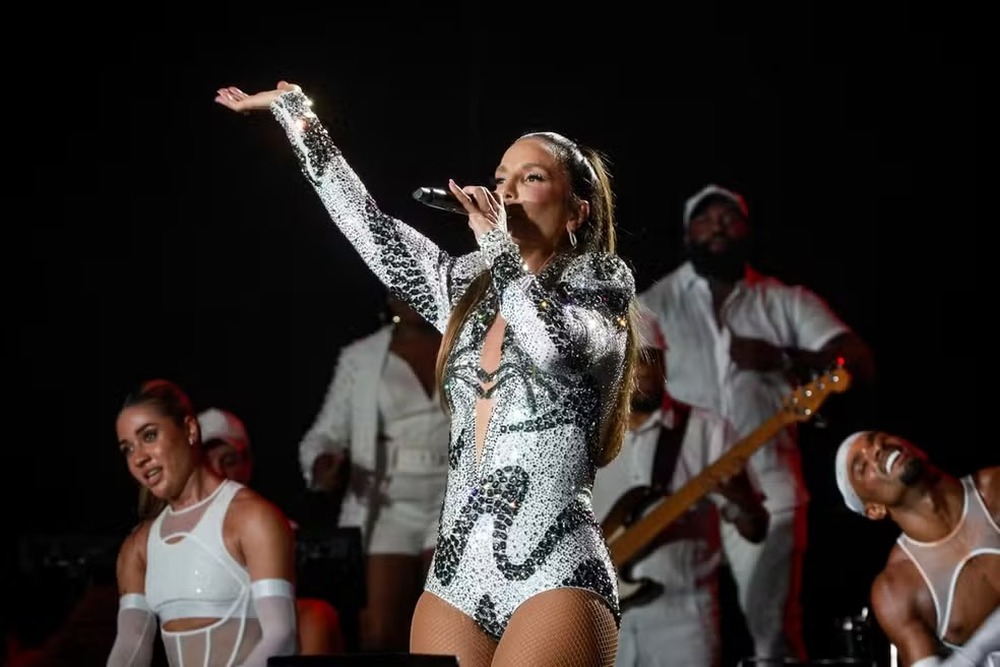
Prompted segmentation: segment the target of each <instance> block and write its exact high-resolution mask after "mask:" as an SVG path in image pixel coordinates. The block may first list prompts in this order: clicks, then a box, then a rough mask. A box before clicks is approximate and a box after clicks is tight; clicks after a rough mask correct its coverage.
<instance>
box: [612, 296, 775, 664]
mask: <svg viewBox="0 0 1000 667" xmlns="http://www.w3.org/2000/svg"><path fill="white" fill-rule="evenodd" d="M638 321H639V325H640V326H639V327H638V330H639V333H640V335H641V337H642V340H643V348H642V352H641V354H640V355H639V361H638V363H637V365H636V370H635V382H636V387H635V391H634V392H633V396H632V412H631V416H630V424H629V431H628V433H627V434H626V435H625V439H624V442H623V443H622V447H621V452H620V453H619V455H618V456H617V457H616V458H615V459H614V460H613V461H612V462H611V463H610V464H608V465H607V466H606V467H604V468H601V469H600V470H598V472H597V476H596V479H595V481H594V487H593V506H594V514H595V516H596V517H597V518H598V519H599V520H601V521H604V520H605V519H606V518H607V516H608V514H609V511H610V510H612V509H613V506H617V503H616V501H618V499H619V498H620V497H621V496H622V495H623V494H625V493H626V492H628V491H629V490H630V489H634V488H635V487H639V486H646V487H651V488H652V489H658V490H659V492H660V493H661V494H662V495H666V494H668V493H669V492H670V491H671V490H673V489H677V488H680V486H681V485H683V484H684V483H685V482H687V481H688V480H689V479H691V478H693V477H694V476H696V475H697V474H698V473H700V472H701V471H702V470H703V469H704V468H706V467H707V466H708V465H710V464H711V463H712V462H713V461H715V460H717V459H718V458H719V457H720V456H722V454H723V453H724V452H725V451H726V449H727V448H728V447H729V446H730V445H731V444H733V443H734V442H735V441H736V439H737V436H736V434H735V431H734V430H733V428H732V427H731V426H730V425H729V424H728V422H726V421H725V420H724V419H723V418H722V417H719V416H717V415H715V414H712V413H710V412H707V411H705V410H702V409H700V408H693V407H690V406H688V405H686V404H682V403H680V402H678V401H675V400H673V399H672V398H671V397H670V396H669V395H668V394H667V392H666V389H665V386H666V385H665V379H666V377H665V364H664V356H663V355H664V350H665V347H666V345H665V343H664V339H663V337H662V336H661V335H660V334H659V331H658V330H657V329H656V324H655V322H654V321H653V319H652V318H651V317H648V316H647V317H640V318H639V320H638ZM719 491H720V494H719V495H721V497H717V494H710V495H709V496H707V497H706V499H703V500H702V501H701V502H699V503H697V504H695V506H694V507H693V508H692V509H691V510H689V511H688V512H687V513H686V514H685V515H684V516H683V517H682V518H680V519H678V520H677V521H675V522H674V523H672V524H670V525H669V526H668V527H667V528H666V530H665V531H664V533H662V534H661V535H660V536H659V538H658V539H657V543H656V544H655V545H654V547H653V549H652V550H651V551H650V552H649V553H648V555H646V556H644V557H643V558H642V560H640V561H639V562H638V563H636V564H635V565H634V567H633V568H632V572H633V574H636V575H641V576H643V577H647V578H649V579H651V580H653V581H655V582H656V583H657V584H660V585H661V586H662V587H663V591H662V593H661V594H660V595H659V596H658V597H656V598H654V599H653V600H651V601H649V602H647V603H645V604H641V605H639V606H628V605H626V604H625V600H624V599H623V601H622V604H623V615H622V622H621V631H620V633H619V636H618V656H617V661H616V667H633V666H635V665H640V664H641V665H651V666H660V667H670V666H676V667H702V666H704V667H717V666H718V665H719V664H720V654H721V652H720V638H719V604H718V596H717V592H718V591H717V581H716V578H717V570H718V567H719V563H720V558H721V553H722V552H721V544H720V538H719V526H720V523H719V522H720V517H721V518H722V520H724V521H730V522H732V525H733V526H735V527H736V528H737V529H738V530H739V532H740V533H741V534H742V535H743V536H744V537H745V538H746V539H747V540H750V541H756V542H759V541H760V540H762V539H763V538H764V536H765V535H766V534H767V527H768V514H767V510H765V509H764V506H763V502H762V500H763V498H762V496H761V495H760V494H759V493H758V492H757V491H756V489H755V487H754V486H753V485H752V484H751V481H750V478H749V476H748V475H747V474H746V472H741V473H740V474H738V475H737V476H735V477H733V478H732V479H731V480H729V481H728V482H726V483H722V480H720V486H719ZM709 498H710V500H709ZM720 507H721V511H720Z"/></svg>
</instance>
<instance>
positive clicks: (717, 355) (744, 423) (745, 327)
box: [639, 262, 848, 511]
mask: <svg viewBox="0 0 1000 667" xmlns="http://www.w3.org/2000/svg"><path fill="white" fill-rule="evenodd" d="M639 300H640V302H641V303H642V304H643V305H644V306H646V307H647V308H649V309H650V310H651V311H652V312H653V313H655V315H656V317H657V320H658V322H659V325H660V327H661V330H662V331H663V334H664V337H665V338H666V341H667V346H668V349H667V353H666V358H667V387H668V389H669V391H670V394H671V395H672V396H675V397H677V399H678V400H681V401H684V402H685V403H690V404H692V405H699V406H702V407H704V408H707V409H709V410H712V411H714V412H717V413H719V414H721V415H722V416H724V417H726V418H727V419H728V420H729V421H730V422H731V423H732V424H733V425H734V426H735V427H736V430H737V431H738V432H739V434H740V435H741V436H746V435H748V434H750V433H751V432H752V431H754V430H755V429H757V428H758V427H759V426H760V425H761V424H763V423H764V422H765V421H767V420H768V419H769V418H770V417H772V416H773V415H774V414H776V413H777V412H778V411H779V410H781V409H782V406H783V401H784V399H785V398H786V397H787V396H788V395H789V394H790V393H791V392H792V387H791V386H789V384H788V382H787V381H786V380H785V378H784V377H783V375H782V374H781V373H777V372H775V373H759V372H757V371H750V370H740V369H738V368H737V367H736V365H735V364H734V363H733V361H732V359H731V358H730V356H729V345H730V343H731V341H732V338H733V336H742V337H745V338H756V339H760V340H765V341H767V342H769V343H771V344H773V345H777V346H779V347H794V348H798V349H805V350H812V351H816V350H819V349H820V348H821V347H823V345H825V344H826V343H827V342H828V341H829V340H830V339H832V338H833V337H834V336H837V335H838V334H841V333H844V332H846V331H848V327H847V325H846V324H844V323H843V322H842V321H841V320H840V319H839V318H838V317H837V316H836V315H835V314H834V313H833V311H832V310H830V308H829V306H827V304H826V303H825V302H824V301H823V300H822V299H821V298H820V297H819V296H818V295H816V294H815V293H814V292H812V291H810V290H809V289H807V288H805V287H801V286H797V285H795V286H790V285H785V284H784V283H782V282H780V281H779V280H777V279H775V278H772V277H769V276H761V275H760V274H756V273H753V272H751V273H748V276H747V279H745V280H741V281H740V282H739V283H738V284H737V286H736V287H735V289H734V290H733V292H732V293H731V294H730V295H729V296H728V297H727V298H726V301H725V302H724V304H723V307H722V309H721V319H722V326H721V327H720V326H718V325H717V324H716V320H715V316H714V315H713V312H712V295H711V292H710V291H709V287H708V282H707V281H706V280H705V279H704V278H702V277H701V276H699V275H698V274H697V273H696V272H695V270H694V267H693V266H692V265H691V263H690V262H685V263H684V264H682V265H681V266H680V267H679V268H677V269H676V270H674V271H673V272H671V273H669V274H668V275H666V276H665V277H663V278H661V279H660V280H658V281H657V282H656V283H654V284H653V285H652V286H651V287H649V289H647V290H646V291H645V292H643V293H642V294H640V295H639ZM750 469H751V472H752V474H753V476H754V477H755V478H756V480H757V481H758V482H759V484H760V486H761V488H762V490H763V492H764V493H765V495H766V496H767V499H768V500H767V506H768V509H770V510H771V511H775V510H779V509H788V508H791V507H794V506H796V505H798V504H800V503H805V502H807V501H808V499H809V497H808V494H807V492H806V489H805V482H804V480H803V478H802V461H801V457H800V454H799V451H798V447H797V434H796V432H795V425H794V424H793V425H792V426H790V427H789V428H788V429H786V430H784V431H782V432H781V433H779V435H778V436H776V437H775V438H774V439H773V440H772V441H771V442H769V443H768V444H766V445H765V446H764V447H762V448H761V449H760V450H758V451H757V453H756V454H754V456H753V457H751V459H750Z"/></svg>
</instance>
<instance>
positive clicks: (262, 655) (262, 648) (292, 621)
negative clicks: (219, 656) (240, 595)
mask: <svg viewBox="0 0 1000 667" xmlns="http://www.w3.org/2000/svg"><path fill="white" fill-rule="evenodd" d="M250 594H251V596H253V604H254V607H256V609H257V620H258V621H259V622H260V631H261V638H260V641H259V642H258V643H257V645H256V646H254V647H253V650H252V651H251V652H250V655H248V656H247V659H246V660H244V661H243V663H242V665H241V667H267V659H268V658H270V657H271V656H275V655H295V654H296V653H298V628H297V619H296V616H295V587H294V586H292V582H290V581H287V580H285V579H259V580H257V581H255V582H253V583H252V584H251V585H250Z"/></svg>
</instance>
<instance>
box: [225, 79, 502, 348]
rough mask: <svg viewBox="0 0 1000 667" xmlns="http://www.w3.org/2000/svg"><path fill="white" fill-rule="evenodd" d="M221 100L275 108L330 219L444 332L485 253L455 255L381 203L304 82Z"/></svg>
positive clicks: (241, 107)
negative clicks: (303, 86) (335, 140)
mask: <svg viewBox="0 0 1000 667" xmlns="http://www.w3.org/2000/svg"><path fill="white" fill-rule="evenodd" d="M215 101H216V102H218V103H219V104H222V105H223V106H226V107H228V108H230V109H233V110H234V111H239V112H249V111H260V110H263V109H269V110H270V111H271V113H273V114H274V117H275V118H276V119H277V120H278V122H279V123H280V124H281V126H282V127H283V128H284V130H285V133H286V134H287V135H288V140H289V142H290V143H291V146H292V150H293V151H294V152H295V155H296V157H297V158H298V160H299V164H300V166H301V168H302V173H303V174H305V176H306V178H307V179H308V180H309V182H310V183H311V184H312V186H313V188H314V189H315V190H316V194H318V195H319V198H320V200H321V201H322V202H323V206H324V207H325V208H326V210H327V212H328V213H329V214H330V219H331V220H332V221H333V222H334V223H335V224H336V225H337V227H338V228H339V229H340V230H341V231H342V232H343V233H344V236H346V237H347V240H348V241H350V243H351V244H352V245H353V246H354V248H355V249H356V250H357V251H358V253H359V254H360V255H361V258H362V259H363V260H364V262H365V263H366V264H367V265H368V267H369V268H370V269H371V270H372V271H373V272H374V273H375V275H376V276H377V277H378V278H379V280H381V281H382V282H383V283H384V284H385V285H386V287H388V288H389V290H390V291H392V293H393V294H395V295H396V296H398V297H399V298H401V299H402V300H403V301H405V302H406V303H408V304H409V305H410V306H411V307H412V308H413V309H414V310H416V311H417V312H419V313H420V314H421V315H422V316H423V317H424V318H425V319H426V320H427V321H429V322H431V323H433V324H434V325H435V326H436V327H437V328H438V330H439V331H444V328H445V326H446V325H447V322H448V316H449V315H450V313H451V308H452V305H453V304H454V303H455V301H456V300H457V299H458V298H459V297H460V296H461V295H462V293H464V291H465V289H466V288H467V287H468V285H469V283H470V282H471V281H472V279H473V278H475V277H476V276H477V275H478V274H479V273H481V272H482V271H483V269H484V267H483V264H482V261H481V259H480V258H479V254H478V253H470V254H468V255H462V256H460V257H452V256H451V255H449V254H448V253H446V252H444V251H443V250H441V249H440V248H438V246H437V245H436V244H434V243H433V242H432V241H430V240H429V239H428V238H427V237H425V236H424V235H423V234H421V233H419V232H418V231H416V230H415V229H413V228H412V227H410V226H409V225H407V224H405V223H403V222H401V221H400V220H397V219H395V218H393V217H391V216H389V215H387V214H385V213H383V212H382V211H381V210H379V208H378V205H377V204H376V203H375V200H374V199H373V198H372V196H371V195H370V194H369V192H368V189H367V188H366V187H365V185H364V183H362V182H361V179H360V178H358V175H357V174H356V173H355V172H354V170H353V169H352V168H351V166H350V165H349V164H348V163H347V161H346V160H345V159H344V157H343V155H341V152H340V149H339V148H337V146H335V145H334V143H333V141H332V140H331V138H330V135H329V133H328V132H327V130H326V128H325V127H323V124H322V123H321V122H320V120H319V118H318V117H317V115H316V114H315V112H313V110H312V103H311V101H310V100H309V98H307V97H306V96H305V94H304V93H303V92H302V90H301V89H300V88H299V87H298V86H296V85H294V84H289V83H286V82H279V84H278V87H277V88H276V89H275V90H271V91H264V92H260V93H256V94H254V95H248V94H247V93H244V92H243V91H241V90H239V89H238V88H233V87H228V88H220V89H219V91H218V94H217V96H216V98H215Z"/></svg>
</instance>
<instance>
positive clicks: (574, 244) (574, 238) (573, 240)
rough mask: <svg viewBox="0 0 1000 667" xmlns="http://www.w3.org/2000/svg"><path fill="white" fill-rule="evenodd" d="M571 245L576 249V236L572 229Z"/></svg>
mask: <svg viewBox="0 0 1000 667" xmlns="http://www.w3.org/2000/svg"><path fill="white" fill-rule="evenodd" d="M569 244H570V245H571V246H573V247H574V248H575V247H576V234H575V233H574V232H573V230H572V229H571V230H569Z"/></svg>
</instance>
